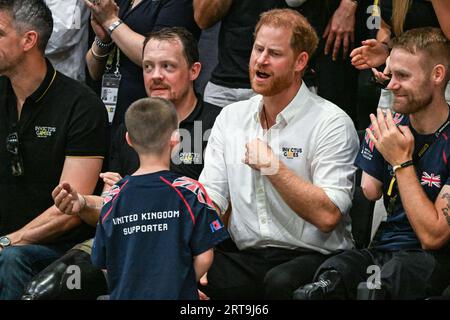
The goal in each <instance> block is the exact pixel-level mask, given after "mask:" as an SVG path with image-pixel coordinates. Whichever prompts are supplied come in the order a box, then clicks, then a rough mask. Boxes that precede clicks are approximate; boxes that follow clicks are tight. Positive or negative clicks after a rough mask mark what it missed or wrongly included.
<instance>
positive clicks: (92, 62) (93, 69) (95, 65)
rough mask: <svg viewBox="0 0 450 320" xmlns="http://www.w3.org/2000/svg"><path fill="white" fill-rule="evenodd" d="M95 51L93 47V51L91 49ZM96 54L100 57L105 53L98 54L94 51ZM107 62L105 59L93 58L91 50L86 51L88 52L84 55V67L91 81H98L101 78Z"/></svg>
mask: <svg viewBox="0 0 450 320" xmlns="http://www.w3.org/2000/svg"><path fill="white" fill-rule="evenodd" d="M94 46H95V45H93V47H94ZM96 49H98V48H97V46H95V49H93V50H96ZM96 53H97V54H100V55H104V54H106V52H100V51H96ZM107 60H108V58H107V57H104V58H96V57H94V55H93V54H92V51H91V49H89V50H88V52H87V53H86V66H87V68H88V71H89V75H90V76H91V78H92V79H94V80H99V79H100V78H101V77H102V76H103V73H104V72H105V66H106V62H107Z"/></svg>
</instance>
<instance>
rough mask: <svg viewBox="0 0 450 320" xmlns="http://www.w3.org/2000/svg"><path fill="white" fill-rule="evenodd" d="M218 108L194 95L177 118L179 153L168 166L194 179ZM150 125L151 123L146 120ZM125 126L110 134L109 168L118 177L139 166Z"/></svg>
mask: <svg viewBox="0 0 450 320" xmlns="http://www.w3.org/2000/svg"><path fill="white" fill-rule="evenodd" d="M221 110H222V108H219V107H217V106H214V105H212V104H209V103H207V102H203V99H202V98H201V97H197V105H196V106H195V109H194V110H193V111H192V112H191V114H190V115H189V116H188V117H187V118H186V119H184V120H183V121H181V123H180V135H181V139H182V142H181V149H180V151H179V154H178V155H179V157H177V158H175V159H174V158H172V160H171V162H170V170H171V171H173V172H176V173H179V174H182V175H184V176H187V177H189V178H192V179H198V177H199V176H200V173H201V172H202V170H203V156H204V151H205V147H206V144H207V142H208V138H209V134H210V131H211V128H212V126H213V124H214V121H215V120H216V117H217V116H218V115H219V113H220V111H221ZM149 125H151V124H149ZM125 133H126V128H125V124H124V123H122V124H121V125H120V127H119V129H118V130H117V132H116V133H115V134H114V140H113V142H112V147H111V158H110V164H109V171H112V172H118V173H119V174H120V175H121V176H122V177H124V176H125V175H131V174H133V173H134V172H135V171H136V170H137V169H138V168H139V157H138V155H137V153H136V151H134V149H133V148H131V147H130V146H129V145H128V143H127V142H126V140H125Z"/></svg>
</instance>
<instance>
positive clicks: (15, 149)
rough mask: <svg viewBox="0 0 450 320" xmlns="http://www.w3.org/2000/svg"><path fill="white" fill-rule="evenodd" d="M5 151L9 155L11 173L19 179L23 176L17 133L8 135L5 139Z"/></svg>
mask: <svg viewBox="0 0 450 320" xmlns="http://www.w3.org/2000/svg"><path fill="white" fill-rule="evenodd" d="M6 150H8V152H9V153H10V154H11V173H12V175H13V176H16V177H19V176H23V174H24V167H23V161H22V157H21V155H20V152H19V135H18V133H17V132H13V133H10V134H9V135H8V136H7V137H6Z"/></svg>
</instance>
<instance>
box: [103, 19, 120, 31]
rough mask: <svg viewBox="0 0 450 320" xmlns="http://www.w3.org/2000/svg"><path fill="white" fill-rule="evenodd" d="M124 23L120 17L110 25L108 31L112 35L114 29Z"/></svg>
mask: <svg viewBox="0 0 450 320" xmlns="http://www.w3.org/2000/svg"><path fill="white" fill-rule="evenodd" d="M122 23H123V21H122V20H120V19H118V20H116V21H115V22H113V23H112V24H111V25H110V26H109V27H108V30H107V31H108V33H109V35H111V34H112V33H113V31H114V30H116V28H117V27H118V26H120V25H121V24H122Z"/></svg>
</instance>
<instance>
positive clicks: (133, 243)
mask: <svg viewBox="0 0 450 320" xmlns="http://www.w3.org/2000/svg"><path fill="white" fill-rule="evenodd" d="M228 237H229V235H228V233H227V231H226V228H225V227H224V225H223V224H222V222H221V221H220V219H219V217H218V215H217V213H216V211H215V209H214V206H213V204H212V202H211V200H210V199H209V197H208V195H207V194H206V192H205V189H204V188H203V186H202V185H201V184H200V183H199V182H198V181H196V180H193V179H191V178H187V177H184V176H181V175H179V174H176V173H172V172H170V171H159V172H155V173H150V174H144V175H136V176H126V177H124V178H123V179H122V180H121V181H120V182H118V183H117V185H115V186H114V187H113V188H112V189H111V190H110V191H109V194H108V195H107V196H106V197H105V199H104V206H103V208H102V212H101V215H100V219H99V223H98V225H97V232H96V235H95V240H94V246H93V249H92V262H93V264H94V265H96V266H97V267H100V268H106V269H107V275H108V284H109V288H110V297H111V299H198V293H197V282H196V277H195V271H194V267H193V257H194V256H197V255H199V254H201V253H203V252H205V251H207V250H208V249H210V248H212V247H214V246H215V245H217V244H218V243H219V242H221V241H223V240H225V239H227V238H228Z"/></svg>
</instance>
